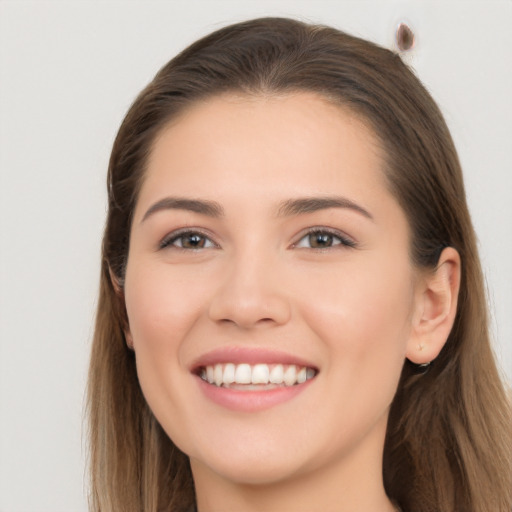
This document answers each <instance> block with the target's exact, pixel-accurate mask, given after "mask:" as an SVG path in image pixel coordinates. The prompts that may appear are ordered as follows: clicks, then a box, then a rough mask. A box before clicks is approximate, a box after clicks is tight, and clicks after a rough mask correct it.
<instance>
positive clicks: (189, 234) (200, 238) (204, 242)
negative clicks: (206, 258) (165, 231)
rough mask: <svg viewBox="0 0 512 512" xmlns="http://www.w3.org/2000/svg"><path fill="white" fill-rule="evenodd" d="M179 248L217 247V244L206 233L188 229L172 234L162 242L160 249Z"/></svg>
mask: <svg viewBox="0 0 512 512" xmlns="http://www.w3.org/2000/svg"><path fill="white" fill-rule="evenodd" d="M166 247H169V248H171V249H172V248H178V249H187V250H194V249H195V250H198V249H209V248H212V247H216V246H215V244H214V243H213V242H212V241H211V240H210V239H209V238H208V237H207V236H205V235H203V234H202V233H199V232H197V231H186V232H181V233H178V234H174V235H172V234H171V235H170V236H169V237H167V238H165V239H164V240H163V241H162V242H161V243H160V249H164V248H166Z"/></svg>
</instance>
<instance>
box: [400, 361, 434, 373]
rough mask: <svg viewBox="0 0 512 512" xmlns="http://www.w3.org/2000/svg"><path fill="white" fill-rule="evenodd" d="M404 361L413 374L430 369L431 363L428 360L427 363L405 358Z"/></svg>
mask: <svg viewBox="0 0 512 512" xmlns="http://www.w3.org/2000/svg"><path fill="white" fill-rule="evenodd" d="M406 361H407V362H408V363H409V366H410V367H411V368H412V372H413V373H414V375H425V373H427V372H428V371H429V370H430V367H431V365H432V361H429V362H428V363H421V364H416V363H413V362H412V361H409V359H406Z"/></svg>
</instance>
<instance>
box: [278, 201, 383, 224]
mask: <svg viewBox="0 0 512 512" xmlns="http://www.w3.org/2000/svg"><path fill="white" fill-rule="evenodd" d="M328 208H348V209H349V210H353V211H355V212H357V213H360V214H361V215H363V216H364V217H366V218H368V219H371V220H373V215H372V214H371V213H370V212H369V211H368V210H366V209H364V208H363V207H362V206H360V205H358V204H357V203H355V202H354V201H352V200H350V199H348V198H346V197H340V196H327V197H304V198H299V199H290V200H288V201H285V202H284V203H282V204H281V205H280V207H279V209H278V215H279V216H282V217H287V216H290V215H300V214H304V213H312V212H316V211H318V210H326V209H328Z"/></svg>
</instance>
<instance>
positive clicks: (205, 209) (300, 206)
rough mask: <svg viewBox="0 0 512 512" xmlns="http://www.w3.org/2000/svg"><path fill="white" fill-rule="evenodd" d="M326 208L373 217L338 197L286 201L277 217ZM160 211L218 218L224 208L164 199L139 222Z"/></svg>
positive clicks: (199, 200)
mask: <svg viewBox="0 0 512 512" xmlns="http://www.w3.org/2000/svg"><path fill="white" fill-rule="evenodd" d="M328 208H347V209H349V210H353V211H355V212H356V213H359V214H361V215H363V216H364V217H366V218H368V219H371V220H373V216H372V214H371V213H370V212H369V211H368V210H366V209H364V208H363V207H362V206H360V205H358V204H357V203H355V202H354V201H352V200H350V199H348V198H346V197H340V196H327V197H303V198H298V199H288V200H286V201H284V202H282V203H281V204H280V205H279V207H278V209H277V215H278V216H279V217H290V216H292V215H301V214H306V213H313V212H316V211H319V210H326V209H328ZM162 210H188V211H191V212H194V213H199V214H202V215H206V216H208V217H214V218H219V217H222V216H223V215H224V208H223V207H222V206H221V205H220V204H219V203H217V202H215V201H209V200H205V199H187V198H181V197H165V198H164V199H160V200H159V201H157V202H156V203H154V204H153V205H152V206H150V207H149V209H148V210H147V211H146V213H145V214H144V217H143V218H142V221H141V222H144V221H145V220H146V219H147V218H148V217H150V216H151V215H153V214H155V213H156V212H159V211H162Z"/></svg>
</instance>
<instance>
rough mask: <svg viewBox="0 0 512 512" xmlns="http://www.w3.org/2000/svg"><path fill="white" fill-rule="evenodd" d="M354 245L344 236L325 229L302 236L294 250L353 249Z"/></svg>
mask: <svg viewBox="0 0 512 512" xmlns="http://www.w3.org/2000/svg"><path fill="white" fill-rule="evenodd" d="M355 246H356V243H355V242H354V241H352V240H351V239H349V238H347V237H346V236H345V235H343V234H341V233H338V232H333V233H331V232H330V231H328V230H326V229H315V230H312V231H310V232H309V233H307V234H306V235H304V236H303V237H302V238H301V239H300V240H299V241H298V242H297V243H296V244H295V245H294V247H296V248H304V249H330V248H343V247H355Z"/></svg>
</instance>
